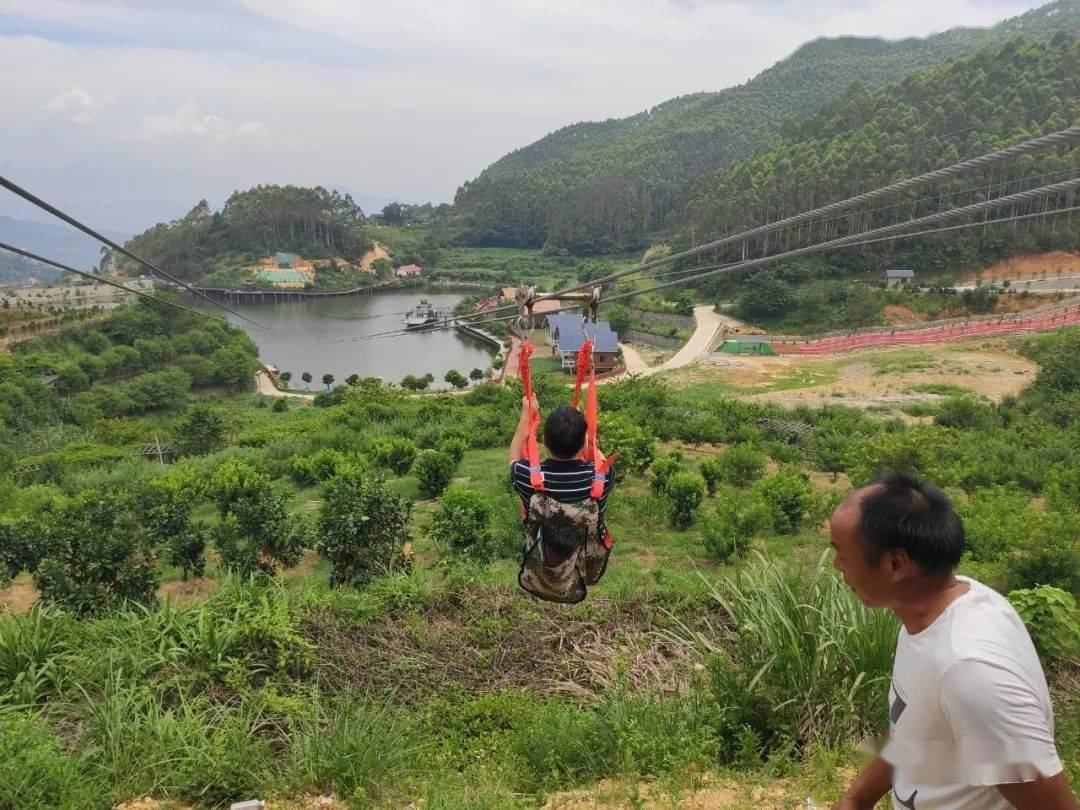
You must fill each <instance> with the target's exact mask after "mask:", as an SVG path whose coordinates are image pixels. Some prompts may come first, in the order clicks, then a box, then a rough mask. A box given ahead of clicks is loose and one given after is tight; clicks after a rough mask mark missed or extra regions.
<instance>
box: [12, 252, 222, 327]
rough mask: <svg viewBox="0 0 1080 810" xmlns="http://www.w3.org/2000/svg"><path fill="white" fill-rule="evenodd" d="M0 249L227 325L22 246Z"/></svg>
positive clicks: (213, 317)
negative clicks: (39, 254) (47, 257)
mask: <svg viewBox="0 0 1080 810" xmlns="http://www.w3.org/2000/svg"><path fill="white" fill-rule="evenodd" d="M0 250H6V251H7V252H8V253H14V254H16V255H18V256H22V257H24V258H27V259H33V260H34V261H35V262H41V263H42V264H47V265H49V266H50V267H55V268H57V269H58V270H65V271H67V272H68V273H74V274H75V275H77V276H82V277H83V278H88V279H90V280H91V281H96V282H98V283H99V284H107V285H108V286H110V287H116V289H118V290H124V291H125V292H129V293H131V294H133V295H137V296H139V297H140V298H147V299H149V300H151V301H157V302H158V303H160V304H168V305H169V306H170V307H176V308H177V309H182V310H184V312H191V313H193V314H195V315H199V316H201V317H203V318H209V319H210V320H212V321H214V322H216V323H223V324H225V325H226V326H228V325H229V322H228V321H226V320H224V319H223V318H219V317H217V316H216V315H211V314H210V313H209V312H203V311H202V310H199V309H192V308H191V307H185V306H184V305H183V304H179V303H177V302H176V301H170V300H169V299H168V298H159V297H158V296H156V295H150V293H146V292H143V291H142V290H136V289H134V288H133V287H127V286H125V285H123V284H121V283H119V282H117V281H113V280H112V279H109V278H103V277H102V276H95V275H94V274H93V273H87V272H86V271H85V270H76V269H75V268H74V267H70V266H68V265H66V264H61V263H60V262H57V261H53V260H52V259H46V258H45V257H44V256H38V255H37V254H36V253H31V252H30V251H29V250H23V249H22V248H18V247H15V246H14V245H8V244H5V243H3V242H0Z"/></svg>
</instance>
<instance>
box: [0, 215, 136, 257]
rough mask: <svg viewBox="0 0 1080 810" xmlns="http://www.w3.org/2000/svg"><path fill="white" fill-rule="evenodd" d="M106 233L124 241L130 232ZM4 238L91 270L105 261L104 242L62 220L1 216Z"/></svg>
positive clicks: (110, 236)
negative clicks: (50, 221)
mask: <svg viewBox="0 0 1080 810" xmlns="http://www.w3.org/2000/svg"><path fill="white" fill-rule="evenodd" d="M102 233H103V234H104V235H105V236H107V237H109V238H110V239H112V240H113V241H115V242H119V243H120V244H123V243H124V241H125V240H126V239H128V237H129V236H130V234H125V233H119V232H117V231H102ZM0 242H7V243H8V244H10V245H15V246H16V247H20V248H23V249H24V250H29V251H30V252H31V253H37V254H39V255H41V256H45V257H46V258H49V259H55V260H56V261H58V262H63V263H64V264H70V265H71V266H72V267H74V268H76V269H78V270H90V269H92V268H94V267H96V266H97V264H98V262H100V261H101V243H100V242H98V241H97V240H96V239H92V238H91V237H89V236H87V235H86V234H84V233H82V232H81V231H77V230H75V229H74V228H72V227H70V226H68V225H65V224H63V223H61V222H59V221H58V222H57V224H56V225H53V224H51V223H46V222H33V221H30V220H25V219H14V218H12V217H5V216H0Z"/></svg>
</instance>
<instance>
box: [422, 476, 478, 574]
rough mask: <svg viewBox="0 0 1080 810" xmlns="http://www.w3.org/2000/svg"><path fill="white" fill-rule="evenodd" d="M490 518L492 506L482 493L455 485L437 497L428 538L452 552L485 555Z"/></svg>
mask: <svg viewBox="0 0 1080 810" xmlns="http://www.w3.org/2000/svg"><path fill="white" fill-rule="evenodd" d="M491 517H492V509H491V505H490V504H489V503H488V502H487V500H486V499H485V498H484V496H483V495H482V494H481V493H479V492H476V491H475V490H472V489H469V488H468V487H466V486H464V485H462V484H454V485H452V486H450V487H449V488H448V489H447V490H446V492H444V493H443V494H442V496H441V497H440V498H439V507H438V509H437V510H436V511H435V515H434V516H433V517H432V520H431V525H430V527H429V528H428V535H429V536H430V537H431V539H432V540H434V541H435V542H437V543H445V544H446V545H448V546H449V547H450V548H451V549H452V550H454V551H470V552H473V553H476V554H479V555H481V556H488V555H489V554H490V552H491V549H492V528H491Z"/></svg>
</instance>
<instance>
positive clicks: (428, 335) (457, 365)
mask: <svg viewBox="0 0 1080 810" xmlns="http://www.w3.org/2000/svg"><path fill="white" fill-rule="evenodd" d="M463 297H464V294H462V293H457V292H446V291H442V290H440V291H438V292H433V291H430V290H419V289H411V290H401V291H388V292H379V293H373V294H371V295H354V296H346V297H342V298H320V299H303V300H300V301H283V302H279V303H273V304H238V303H236V302H234V301H231V302H229V304H228V306H229V307H230V308H232V309H235V310H236V311H237V312H240V313H242V314H243V315H245V316H246V317H248V318H251V319H252V320H253V321H257V322H259V323H261V324H263V325H264V326H267V327H269V328H268V329H259V328H257V327H255V326H252V325H251V324H249V323H246V322H244V321H242V320H240V319H239V318H237V317H235V316H234V315H230V314H228V313H225V312H223V311H222V310H218V314H223V315H225V316H226V317H227V318H228V319H229V322H230V323H232V324H233V325H234V326H237V327H239V328H241V329H243V330H244V331H245V332H246V333H247V334H248V336H249V337H250V338H251V339H252V340H253V341H255V343H256V345H258V347H259V356H260V358H261V359H262V361H263V362H264V363H266V364H267V365H271V366H276V367H277V368H278V370H279V371H289V372H292V381H291V382H290V383H289V385H290V387H292V388H302V387H303V383H302V382H301V381H300V375H301V374H302V373H303V372H305V371H309V372H311V375H312V377H313V378H314V379H313V381H312V383H311V388H312V390H318V389H321V388H322V384H321V383H320V382H319V381H320V379H321V378H322V375H323V374H326V373H330V374H333V375H334V378H335V380H336V382H337V383H341V382H344V380H345V378H346V377H348V376H349V375H350V374H359V375H360V376H361V377H382V378H383V379H384V380H385V381H386V382H393V383H397V382H401V378H402V377H404V376H405V375H406V374H415V375H417V376H419V377H422V376H423V375H425V374H432V375H434V377H435V382H434V383H432V387H433V388H447V387H449V386H447V384H446V383H445V382H443V375H445V374H446V372H448V371H449V370H450V369H457V370H458V371H460V372H461V373H462V374H465V375H468V373H469V372H470V371H472V369H474V368H479V369H481V370H483V369H486V368H488V367H489V366H490V365H491V361H492V358H493V357H494V356H495V353H496V350H495V346H494V344H491V343H487V342H485V341H483V340H480V339H478V338H475V337H472V336H471V335H467V334H464V333H462V332H459V331H458V330H456V329H439V330H434V331H428V332H415V333H409V334H405V335H398V336H395V337H387V338H375V339H373V340H351V341H347V340H344V339H346V338H355V337H361V336H364V335H373V334H375V333H376V332H387V331H390V330H392V329H401V328H403V326H402V319H403V318H404V317H405V316H404V314H403V313H404V312H406V311H407V310H409V309H411V308H412V307H414V306H416V303H417V302H418V301H419V300H420V299H421V298H423V299H424V300H426V301H428V302H429V303H430V304H431V305H432V306H434V307H436V308H438V307H453V306H454V305H455V304H456V303H458V302H459V301H460V300H461V299H462V298H463Z"/></svg>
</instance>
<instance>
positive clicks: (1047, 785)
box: [997, 771, 1077, 810]
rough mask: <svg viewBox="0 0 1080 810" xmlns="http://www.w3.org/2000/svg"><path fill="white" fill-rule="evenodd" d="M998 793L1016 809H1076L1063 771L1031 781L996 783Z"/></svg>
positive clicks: (1074, 800)
mask: <svg viewBox="0 0 1080 810" xmlns="http://www.w3.org/2000/svg"><path fill="white" fill-rule="evenodd" d="M997 789H998V793H1000V794H1001V795H1002V796H1004V797H1005V801H1007V802H1008V803H1009V804H1011V805H1012V806H1013V807H1015V808H1016V809H1017V810H1077V805H1076V799H1074V798H1073V795H1072V793H1071V792H1070V791H1069V783H1068V782H1067V781H1066V779H1065V772H1064V771H1062V772H1061V773H1059V774H1058V775H1057V776H1049V777H1047V776H1040V777H1039V778H1038V779H1035V780H1034V781H1031V782H1016V783H1014V784H1011V785H998V786H997Z"/></svg>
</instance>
